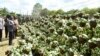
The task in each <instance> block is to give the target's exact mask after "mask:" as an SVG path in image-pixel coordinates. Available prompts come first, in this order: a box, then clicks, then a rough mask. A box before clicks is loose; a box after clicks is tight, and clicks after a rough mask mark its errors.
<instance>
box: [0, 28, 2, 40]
mask: <svg viewBox="0 0 100 56" xmlns="http://www.w3.org/2000/svg"><path fill="white" fill-rule="evenodd" d="M0 41H2V29H0Z"/></svg>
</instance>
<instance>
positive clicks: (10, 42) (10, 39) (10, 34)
mask: <svg viewBox="0 0 100 56" xmlns="http://www.w3.org/2000/svg"><path fill="white" fill-rule="evenodd" d="M13 38H14V32H13V31H10V32H9V45H12V41H13Z"/></svg>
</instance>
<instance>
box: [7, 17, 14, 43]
mask: <svg viewBox="0 0 100 56" xmlns="http://www.w3.org/2000/svg"><path fill="white" fill-rule="evenodd" d="M7 29H8V32H9V45H12V41H13V38H14V20H13V18H12V17H11V16H9V17H8V18H7Z"/></svg>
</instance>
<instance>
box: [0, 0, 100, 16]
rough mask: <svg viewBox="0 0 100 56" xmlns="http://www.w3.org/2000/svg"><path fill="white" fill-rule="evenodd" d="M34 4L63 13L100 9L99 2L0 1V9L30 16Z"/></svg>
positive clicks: (97, 0) (50, 0)
mask: <svg viewBox="0 0 100 56" xmlns="http://www.w3.org/2000/svg"><path fill="white" fill-rule="evenodd" d="M36 3H40V4H41V5H42V7H43V8H48V9H49V10H58V9H63V10H64V11H68V10H71V9H82V8H84V7H89V8H97V7H100V0H0V8H4V7H5V8H7V9H8V10H9V11H13V12H16V13H21V14H29V15H30V14H31V12H32V10H33V6H34V5H35V4H36Z"/></svg>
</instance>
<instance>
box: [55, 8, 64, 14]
mask: <svg viewBox="0 0 100 56" xmlns="http://www.w3.org/2000/svg"><path fill="white" fill-rule="evenodd" d="M56 14H64V11H63V10H62V9H59V10H57V11H56Z"/></svg>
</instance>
